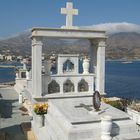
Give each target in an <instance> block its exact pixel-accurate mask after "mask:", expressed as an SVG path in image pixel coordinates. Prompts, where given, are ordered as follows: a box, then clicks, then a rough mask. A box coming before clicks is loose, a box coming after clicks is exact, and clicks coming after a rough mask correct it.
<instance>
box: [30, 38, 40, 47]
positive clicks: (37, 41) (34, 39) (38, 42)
mask: <svg viewBox="0 0 140 140" xmlns="http://www.w3.org/2000/svg"><path fill="white" fill-rule="evenodd" d="M35 45H38V46H42V45H43V43H42V38H41V37H33V38H32V46H35Z"/></svg>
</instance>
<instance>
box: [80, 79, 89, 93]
mask: <svg viewBox="0 0 140 140" xmlns="http://www.w3.org/2000/svg"><path fill="white" fill-rule="evenodd" d="M88 88H89V87H88V83H87V82H86V81H85V80H84V79H82V80H81V81H80V82H79V83H78V91H79V92H84V91H88V90H89V89H88Z"/></svg>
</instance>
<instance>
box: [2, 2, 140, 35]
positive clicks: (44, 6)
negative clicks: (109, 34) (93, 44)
mask: <svg viewBox="0 0 140 140" xmlns="http://www.w3.org/2000/svg"><path fill="white" fill-rule="evenodd" d="M66 2H73V5H74V8H76V9H78V10H79V15H78V16H74V25H76V26H87V27H88V26H89V27H97V26H98V25H101V26H103V27H106V26H107V28H110V27H112V26H113V27H112V28H115V29H118V25H119V28H120V26H121V29H122V26H123V27H124V25H130V26H131V27H132V28H135V30H137V27H138V28H139V31H140V27H139V25H140V0H0V38H5V37H9V36H12V35H16V34H20V33H22V32H24V31H26V30H29V29H31V28H33V27H61V26H63V25H65V15H61V14H60V9H61V8H63V7H65V6H66ZM135 26H136V27H135ZM128 29H130V27H129V26H128ZM111 30H112V29H111Z"/></svg>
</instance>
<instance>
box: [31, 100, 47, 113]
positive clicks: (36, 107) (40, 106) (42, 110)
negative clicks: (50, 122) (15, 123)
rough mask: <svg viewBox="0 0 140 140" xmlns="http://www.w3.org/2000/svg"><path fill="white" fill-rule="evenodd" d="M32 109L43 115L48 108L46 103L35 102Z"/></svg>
mask: <svg viewBox="0 0 140 140" xmlns="http://www.w3.org/2000/svg"><path fill="white" fill-rule="evenodd" d="M33 110H34V112H35V113H36V114H38V115H44V114H47V110H48V103H40V104H39V103H36V104H34V106H33Z"/></svg>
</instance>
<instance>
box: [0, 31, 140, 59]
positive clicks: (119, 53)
mask: <svg viewBox="0 0 140 140" xmlns="http://www.w3.org/2000/svg"><path fill="white" fill-rule="evenodd" d="M43 44H44V45H43V52H44V53H48V54H51V53H88V52H89V45H90V44H89V42H88V40H84V39H78V40H77V39H75V40H73V39H72V40H66V39H43ZM7 50H9V51H8V52H11V53H12V54H16V55H23V54H25V55H30V54H31V39H30V33H29V32H24V33H22V34H20V35H17V36H15V37H10V38H7V39H3V40H0V53H2V52H7ZM106 57H107V58H110V59H121V58H128V59H134V58H136V59H137V58H139V59H140V34H139V33H135V32H121V33H115V34H111V35H109V36H108V39H107V47H106Z"/></svg>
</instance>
